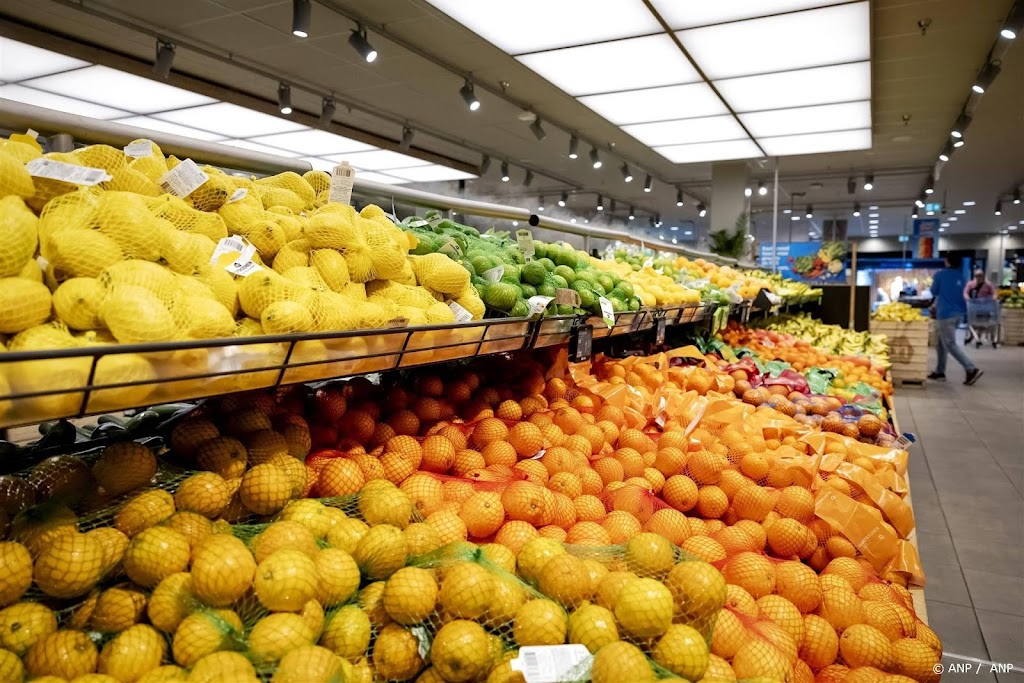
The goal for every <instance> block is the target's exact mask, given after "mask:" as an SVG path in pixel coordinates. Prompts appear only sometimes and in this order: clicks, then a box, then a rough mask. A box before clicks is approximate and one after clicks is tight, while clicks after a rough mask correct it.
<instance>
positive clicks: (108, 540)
mask: <svg viewBox="0 0 1024 683" xmlns="http://www.w3.org/2000/svg"><path fill="white" fill-rule="evenodd" d="M85 535H86V536H91V537H92V538H95V539H96V540H97V541H99V542H100V545H101V546H103V575H104V576H107V575H108V574H110V573H111V572H113V571H114V570H115V569H116V568H117V567H118V565H120V564H121V560H123V559H124V552H125V550H127V549H128V537H127V536H125V535H124V534H123V533H121V532H120V531H118V530H117V529H115V528H114V527H109V526H101V527H98V528H96V529H93V530H91V531H87V532H85Z"/></svg>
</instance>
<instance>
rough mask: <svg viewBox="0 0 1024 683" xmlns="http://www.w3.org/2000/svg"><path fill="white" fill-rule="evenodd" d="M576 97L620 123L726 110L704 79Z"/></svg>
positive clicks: (644, 121) (703, 114) (682, 117)
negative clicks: (702, 80) (683, 83)
mask: <svg viewBox="0 0 1024 683" xmlns="http://www.w3.org/2000/svg"><path fill="white" fill-rule="evenodd" d="M579 99H580V102H582V103H583V104H585V105H587V106H588V107H590V108H591V109H593V110H594V111H596V112H597V113H598V114H600V115H601V116H603V117H605V118H606V119H608V120H609V121H611V122H612V123H615V124H618V125H620V126H621V125H626V124H630V123H647V122H649V121H667V120H672V119H689V118H697V117H699V116H714V115H716V114H725V113H726V112H727V111H728V110H727V109H726V108H725V105H724V104H723V103H722V100H721V99H719V97H718V95H716V94H715V93H714V91H713V90H712V89H711V87H710V86H709V85H708V84H707V83H689V84H687V85H669V86H665V87H661V88H647V89H644V90H630V91H628V92H621V93H609V94H606V95H588V96H586V97H581V98H579Z"/></svg>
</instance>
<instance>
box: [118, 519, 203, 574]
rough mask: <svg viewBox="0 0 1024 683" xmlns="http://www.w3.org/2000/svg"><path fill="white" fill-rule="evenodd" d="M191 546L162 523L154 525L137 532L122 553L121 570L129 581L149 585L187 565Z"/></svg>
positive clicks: (181, 569)
mask: <svg viewBox="0 0 1024 683" xmlns="http://www.w3.org/2000/svg"><path fill="white" fill-rule="evenodd" d="M190 553H191V548H190V545H189V542H188V539H187V538H185V536H184V535H182V534H181V533H180V532H178V531H175V530H174V529H172V528H170V527H166V526H155V527H150V528H149V529H146V530H145V531H142V532H141V533H139V534H138V535H137V536H136V537H135V538H133V539H132V540H131V542H130V543H129V544H128V548H127V549H126V550H125V554H124V571H125V573H126V574H127V575H128V578H130V579H131V580H132V581H134V582H135V583H137V584H138V585H140V586H143V587H146V588H153V587H154V586H156V585H157V584H158V583H160V582H161V581H162V580H163V579H165V578H166V577H168V576H170V575H171V574H174V573H176V572H181V571H184V570H185V568H186V567H187V566H188V562H189V555H190Z"/></svg>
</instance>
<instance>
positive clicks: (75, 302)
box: [53, 277, 106, 330]
mask: <svg viewBox="0 0 1024 683" xmlns="http://www.w3.org/2000/svg"><path fill="white" fill-rule="evenodd" d="M105 295H106V290H105V289H104V288H103V285H101V284H100V282H99V280H97V279H96V278H92V277H75V278H71V279H70V280H67V281H65V282H63V283H62V284H61V285H60V287H58V288H57V291H55V292H54V293H53V310H54V312H55V313H56V314H57V318H59V319H60V320H62V321H63V322H64V323H66V324H67V326H68V327H70V328H71V329H73V330H95V329H99V328H100V327H102V325H103V322H102V321H101V320H100V315H99V311H100V303H101V302H102V301H103V297H104V296H105Z"/></svg>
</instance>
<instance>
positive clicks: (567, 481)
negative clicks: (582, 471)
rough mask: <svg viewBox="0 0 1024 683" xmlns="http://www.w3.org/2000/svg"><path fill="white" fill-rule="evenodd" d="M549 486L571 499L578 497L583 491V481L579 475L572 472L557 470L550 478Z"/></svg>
mask: <svg viewBox="0 0 1024 683" xmlns="http://www.w3.org/2000/svg"><path fill="white" fill-rule="evenodd" d="M547 487H548V488H549V489H551V490H552V491H554V492H556V493H561V494H563V495H565V496H567V497H568V498H570V499H574V498H577V497H579V496H580V495H582V493H583V483H582V482H581V481H580V478H579V477H578V476H577V475H575V474H573V473H571V472H555V473H554V475H552V476H551V477H550V478H549V479H548V482H547Z"/></svg>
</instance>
